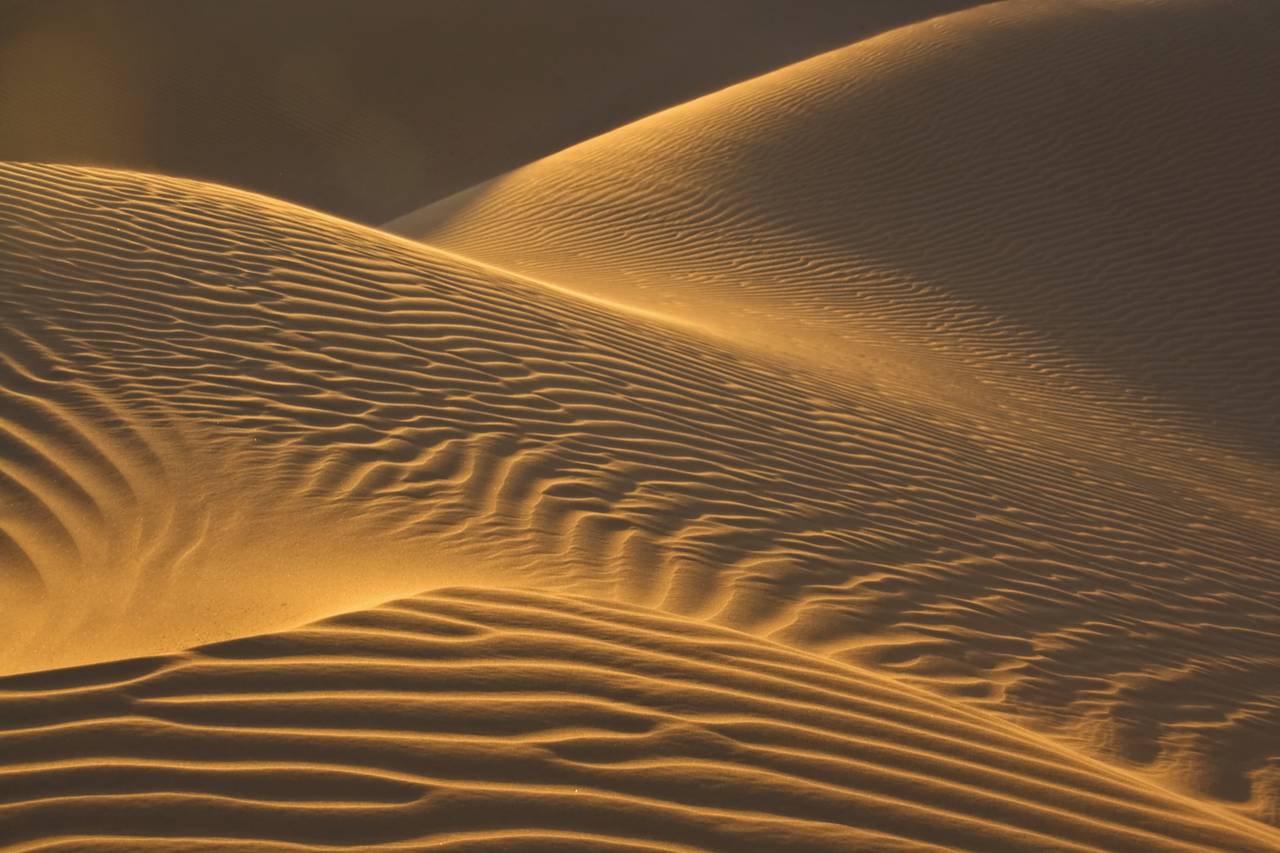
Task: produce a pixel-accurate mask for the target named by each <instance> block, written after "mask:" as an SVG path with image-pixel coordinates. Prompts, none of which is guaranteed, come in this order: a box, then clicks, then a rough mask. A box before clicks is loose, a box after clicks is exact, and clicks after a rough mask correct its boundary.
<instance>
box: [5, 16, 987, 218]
mask: <svg viewBox="0 0 1280 853" xmlns="http://www.w3.org/2000/svg"><path fill="white" fill-rule="evenodd" d="M977 2H979V0H857V2H852V3H851V2H848V0H806V2H805V3H804V4H803V7H797V6H796V5H795V4H794V3H791V2H789V1H788V0H751V2H749V3H743V2H740V0H698V2H696V3H685V2H679V0H648V1H647V2H644V3H636V2H631V0H554V3H551V4H547V3H537V2H526V0H359V2H354V0H271V2H269V3H263V2H260V0H211V2H199V0H197V2H163V0H161V2H156V0H59V2H57V3H50V2H46V0H6V2H5V3H3V4H0V160H26V161H38V162H62V163H78V164H83V165H90V166H114V167H118V168H127V169H138V170H143V171H149V172H163V173H166V174H172V175H181V176H186V177H193V178H201V179H204V180H210V181H216V182H218V183H224V184H230V185H232V186H239V187H243V188H245V189H251V190H255V191H257V192H262V193H267V194H269V195H272V196H277V197H280V198H286V199H289V200H291V201H295V202H300V203H302V204H307V205H310V206H312V207H316V208H319V209H320V210H324V211H328V212H331V213H337V214H339V215H342V216H346V217H349V218H352V219H357V220H361V221H365V222H375V223H376V222H382V221H385V220H387V219H390V218H391V217H393V216H397V215H400V214H402V213H405V212H406V211H409V210H413V209H414V208H416V207H419V206H421V205H423V204H426V203H427V202H429V201H433V200H435V199H438V198H441V197H443V196H445V195H447V194H449V193H451V192H455V191H457V190H460V189H463V188H465V187H468V186H470V185H472V184H474V183H476V182H477V181H482V180H485V179H487V178H490V177H493V176H494V175H496V174H499V173H501V172H504V171H506V170H508V169H512V168H515V167H516V166H520V165H523V164H525V163H528V162H529V161H530V160H534V159H536V158H538V157H542V156H545V155H547V154H550V153H552V152H554V151H558V150H559V149H561V148H563V147H564V146H566V145H571V144H573V143H575V142H580V141H581V140H583V139H588V138H590V137H592V136H594V135H596V134H598V133H603V132H604V131H606V130H610V129H612V128H615V127H618V126H619V125H621V124H624V123H625V122H628V121H631V120H633V119H636V118H639V117H641V116H643V115H646V114H648V113H651V112H653V111H655V110H659V109H662V108H664V107H669V106H672V105H674V104H678V103H680V102H681V101H684V100H686V99H688V98H691V97H695V96H697V95H701V94H705V93H707V92H710V91H714V90H715V89H718V88H720V87H721V86H725V85H728V84H730V83H735V82H737V81H739V80H744V79H746V78H748V77H752V76H754V75H756V74H761V73H764V72H765V71H769V70H772V69H774V68H777V67H780V66H782V65H785V64H787V63H789V62H794V61H796V60H799V59H803V58H805V57H807V56H811V55H812V54H814V53H817V52H819V51H822V50H829V49H831V48H834V47H838V46H840V45H842V44H846V43H848V42H850V41H854V40H856V39H858V38H863V37H865V36H867V35H870V34H872V33H875V32H879V31H882V30H885V29H888V28H890V27H894V26H898V25H900V24H905V23H908V22H910V21H914V20H920V19H922V18H926V17H929V16H930V15H936V14H939V13H942V12H945V11H950V10H953V9H957V8H962V7H965V6H972V5H974V4H975V3H977Z"/></svg>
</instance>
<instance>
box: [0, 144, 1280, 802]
mask: <svg viewBox="0 0 1280 853" xmlns="http://www.w3.org/2000/svg"><path fill="white" fill-rule="evenodd" d="M0 240H3V242H4V245H5V247H6V251H5V252H4V253H3V254H2V255H0V283H2V284H3V291H0V295H2V296H3V312H4V316H5V318H6V323H5V329H6V331H5V333H4V339H3V347H2V348H0V353H2V354H3V357H2V358H0V367H2V368H3V374H0V375H2V377H3V382H2V384H0V389H2V393H3V405H2V406H0V428H2V429H3V433H2V434H0V435H2V438H0V441H3V448H4V453H3V454H0V490H2V491H0V498H2V500H0V507H2V508H3V512H4V514H3V516H0V533H2V534H3V538H2V539H0V542H2V543H3V548H4V551H3V554H4V557H3V559H4V562H3V573H2V574H0V594H2V595H3V596H4V599H3V600H4V603H5V614H6V619H7V620H8V623H9V625H11V626H12V629H11V630H10V631H8V632H6V634H5V636H4V641H5V647H4V649H3V651H2V652H0V663H2V664H3V666H4V669H5V670H7V671H9V672H14V671H22V670H33V669H45V668H49V667H53V666H60V665H69V664H75V663H83V662H91V661H101V660H108V659H113V658H121V657H127V656H134V655H146V654H156V653H162V652H169V651H175V650H178V649H181V648H184V647H188V646H191V645H196V644H201V643H206V642H211V641H216V640H220V639H226V638H229V637H233V636H238V635H244V634H248V633H254V632H261V631H265V630H276V629H279V628H283V627H291V626H294V625H297V624H300V623H302V622H304V621H309V620H311V619H315V618H319V617H321V616H324V615H329V614H333V613H338V612H344V611H349V610H357V609H360V608H362V607H367V606H370V605H371V604H373V603H376V602H377V601H381V600H388V599H391V598H395V597H399V596H402V595H409V594H414V593H415V592H416V591H419V590H423V589H431V588H436V587H441V586H448V585H457V584H460V583H461V584H471V585H478V586H484V585H493V584H497V585H501V586H523V587H530V588H537V589H540V590H544V591H558V592H567V593H574V594H583V595H590V596H594V597H596V598H599V599H609V600H618V601H622V602H630V603H634V604H639V605H643V606H649V607H654V608H658V609H662V610H665V611H668V612H671V613H674V614H679V615H682V616H685V617H688V618H692V619H705V620H709V621H711V622H716V623H720V624H722V625H725V626H729V627H732V628H735V629H739V630H742V631H745V632H750V633H754V634H757V635H761V636H767V637H770V638H771V639H772V640H774V641H776V642H781V643H784V644H789V645H792V646H795V647H798V648H800V649H803V650H806V651H810V652H814V653H819V654H829V655H833V656H836V657H837V658H840V659H844V660H849V661H856V662H859V663H860V664H863V665H871V666H875V667H879V668H880V669H881V670H882V671H890V672H893V673H896V674H897V676H898V677H900V678H903V679H907V680H913V681H919V682H923V683H924V684H926V685H927V686H928V687H929V688H930V689H932V690H935V691H942V692H945V693H950V694H953V695H956V696H961V697H967V698H969V699H972V700H974V701H978V702H991V703H992V706H993V707H995V708H997V709H998V710H999V711H1001V712H1003V713H1006V714H1009V715H1012V716H1014V717H1016V718H1017V719H1018V720H1019V721H1020V722H1021V723H1022V724H1025V725H1027V726H1029V727H1031V728H1035V729H1041V728H1051V729H1052V731H1053V733H1054V736H1055V737H1059V738H1065V739H1067V740H1070V741H1073V742H1075V743H1077V744H1082V745H1084V746H1086V747H1087V748H1088V749H1091V750H1094V751H1095V753H1098V754H1101V755H1104V756H1106V757H1107V758H1109V759H1114V760H1118V761H1120V762H1122V763H1126V764H1129V765H1131V766H1132V767H1135V768H1140V769H1143V770H1144V771H1145V772H1152V773H1157V774H1161V775H1162V776H1163V777H1164V778H1165V779H1166V781H1167V782H1168V783H1169V784H1171V785H1173V786H1175V787H1176V788H1178V789H1180V790H1185V791H1192V792H1196V793H1198V794H1204V795H1208V796H1211V797H1216V798H1221V799H1225V800H1227V801H1230V802H1233V803H1236V804H1238V805H1239V806H1241V807H1242V808H1247V809H1249V810H1251V812H1252V813H1253V814H1256V815H1259V816H1261V817H1264V818H1268V817H1274V809H1275V808H1276V803H1277V802H1278V801H1280V783H1278V782H1277V772H1278V770H1280V758H1278V757H1280V735H1278V734H1277V732H1280V725H1278V724H1277V721H1278V720H1280V696H1277V695H1276V693H1275V691H1274V685H1275V684H1276V683H1277V682H1278V678H1280V659H1278V657H1277V650H1276V647H1275V643H1274V638H1275V636H1276V633H1277V631H1278V630H1280V603H1278V602H1277V601H1276V600H1275V598H1274V597H1272V596H1267V595H1265V594H1260V592H1261V591H1265V590H1270V589H1274V588H1275V584H1276V579H1277V575H1278V574H1280V566H1278V565H1277V560H1278V558H1277V555H1278V554H1280V534H1278V533H1277V527H1278V525H1277V521H1276V518H1275V509H1274V508H1275V507H1276V505H1277V501H1276V497H1275V494H1274V478H1273V476H1272V472H1271V471H1270V470H1269V469H1264V468H1258V467H1251V465H1250V463H1248V462H1247V460H1243V459H1237V458H1233V457H1230V456H1229V455H1226V454H1222V455H1221V458H1207V457H1205V456H1204V455H1203V451H1202V445H1201V444H1195V443H1191V442H1190V439H1187V442H1186V443H1180V442H1181V440H1182V438H1183V435H1182V433H1180V432H1178V431H1176V430H1173V429H1172V428H1169V429H1166V430H1164V431H1163V432H1162V433H1161V434H1162V435H1163V438H1164V444H1157V443H1150V444H1136V443H1134V442H1132V441H1130V440H1129V439H1128V438H1127V434H1117V433H1112V432H1108V431H1107V430H1105V429H1101V428H1098V429H1091V428H1090V427H1089V424H1091V423H1093V421H1091V420H1089V419H1085V420H1083V421H1079V422H1077V421H1072V420H1070V419H1068V420H1065V421H1062V422H1061V423H1060V424H1059V423H1057V422H1056V421H1055V424H1056V425H1055V426H1053V428H1052V429H1050V428H1049V426H1045V425H1043V424H1042V423H1041V422H1042V421H1043V420H1044V416H1043V412H1041V411H1039V410H1037V409H1036V408H1035V407H1034V406H1033V405H1032V404H1030V403H1028V402H1027V401H1026V400H1022V399H1020V398H1018V397H1016V396H1015V395H1012V394H1003V395H1002V394H1001V393H999V389H998V388H997V389H993V388H986V387H978V386H977V385H976V383H972V382H970V383H969V384H968V385H966V377H965V375H964V374H963V373H960V372H957V371H951V372H950V373H948V372H947V371H946V370H944V369H943V368H942V367H939V366H938V364H937V363H935V362H930V361H928V360H921V359H920V358H919V357H918V353H917V352H916V351H915V350H913V349H912V348H911V347H909V346H907V345H902V348H901V349H898V350H895V349H893V348H892V347H889V346H885V347H882V348H881V349H880V351H879V354H878V355H877V359H878V361H868V362H856V361H855V362H847V363H846V362H839V363H838V364H835V366H833V367H823V366H820V365H818V364H816V363H813V362H809V361H801V360H795V359H791V358H789V357H788V356H786V355H777V354H771V353H770V352H768V351H767V350H765V349H762V348H759V347H757V346H756V345H755V344H754V343H753V339H750V338H748V339H744V340H741V341H740V340H736V339H734V338H732V337H727V336H726V335H725V334H724V332H723V330H720V331H710V330H707V329H705V328H700V327H698V326H697V325H690V324H685V323H679V322H676V321H674V320H670V319H668V318H665V317H663V316H661V315H658V314H654V313H651V312H649V313H638V312H636V311H633V310H630V309H627V308H625V307H622V306H619V305H617V304H612V303H606V302H604V301H601V300H599V299H587V298H583V297H580V296H577V295H574V294H572V293H568V292H565V291H564V290H563V289H562V288H558V287H557V286H555V285H551V284H547V283H542V282H538V281H534V280H529V279H525V278H521V277H519V276H517V275H515V274H511V273H505V272H502V271H499V270H496V269H494V268H491V267H486V266H483V265H480V264H477V263H474V262H471V261H468V260H465V259H463V258H460V257H456V256H451V255H448V254H445V253H443V252H440V251H438V250H435V249H431V248H427V247H422V246H418V245H415V244H413V243H410V242H408V241H403V240H399V239H398V238H394V237H389V236H387V235H384V234H382V233H380V232H377V231H373V230H370V229H364V228H361V227H359V226H354V225H351V224H349V223H345V222H342V221H339V220H336V219H331V218H329V217H325V216H323V215H318V214H315V213H312V212H309V211H307V210H305V209H302V208H297V207H293V206H291V205H287V204H283V203H279V202H273V201H271V200H269V199H265V198H262V197H258V196H253V195H249V194H246V193H241V192H236V191H231V190H226V189H222V188H219V187H216V186H212V185H208V184H200V183H194V182H188V181H180V180H174V179H167V178H158V177H150V176H145V175H138V174H131V173H122V172H112V171H107V170H90V169H78V168H71V167H55V166H31V165H8V166H5V167H4V168H3V169H0ZM895 376H897V377H900V378H898V379H895V378H894V377H895ZM969 385H973V386H974V387H972V388H970V387H969ZM957 389H959V392H958V391H957ZM1069 403H1070V400H1069V399H1068V400H1064V405H1067V404H1069ZM1077 405H1079V406H1080V407H1081V408H1084V409H1087V410H1088V412H1089V413H1090V416H1091V417H1092V416H1093V415H1096V416H1097V418H1098V420H1097V423H1100V424H1112V423H1117V422H1119V420H1120V418H1119V416H1117V415H1116V414H1115V413H1114V412H1110V413H1109V410H1108V409H1107V407H1106V404H1105V401H1098V400H1090V401H1083V400H1082V401H1078V402H1077ZM1179 448H1184V449H1187V448H1189V449H1190V450H1189V451H1188V452H1183V453H1180V452H1178V449H1179ZM1190 451H1194V452H1190Z"/></svg>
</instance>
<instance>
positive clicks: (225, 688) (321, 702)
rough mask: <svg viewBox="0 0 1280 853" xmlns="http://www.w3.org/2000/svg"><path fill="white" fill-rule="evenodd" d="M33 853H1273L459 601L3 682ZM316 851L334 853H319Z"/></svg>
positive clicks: (613, 623)
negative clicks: (264, 850) (252, 852)
mask: <svg viewBox="0 0 1280 853" xmlns="http://www.w3.org/2000/svg"><path fill="white" fill-rule="evenodd" d="M0 720H2V721H3V731H2V732H0V750H3V754H4V756H5V759H6V766H5V768H4V769H3V772H2V773H0V826H3V827H4V828H5V829H4V833H5V836H4V840H5V841H6V842H8V844H10V845H12V847H11V848H8V849H16V850H28V849H39V850H57V849H76V850H92V849H99V848H101V847H113V848H118V847H119V846H123V845H127V846H128V847H129V848H130V849H170V850H190V849H215V848H218V847H224V848H226V849H241V848H243V846H245V845H246V844H247V843H249V842H251V841H254V842H276V843H288V844H290V845H291V847H290V849H294V847H293V846H292V845H303V846H307V845H317V846H324V847H325V849H330V845H335V844H342V845H359V846H360V847H361V848H368V847H382V846H388V847H394V846H399V845H406V846H409V845H413V846H417V845H421V844H427V843H430V844H433V845H439V848H437V847H434V846H433V847H432V849H446V850H489V849H494V850H507V849H512V848H513V847H514V848H518V849H521V850H557V851H558V850H578V849H583V850H588V849H589V850H702V849H713V850H774V849H787V850H834V849H839V850H867V851H873V850H875V851H880V850H887V851H899V850H944V849H945V850H974V851H996V850H1006V849H1013V850H1024V849H1034V850H1044V851H1049V850H1055V851H1057V850H1061V851H1083V850H1132V851H1143V853H1148V851H1196V850H1205V849H1224V850H1241V851H1245V850H1256V851H1263V850H1272V849H1275V848H1274V845H1275V844H1276V843H1277V841H1278V840H1280V836H1277V835H1276V834H1275V833H1271V832H1268V831H1265V830H1264V829H1263V828H1262V827H1261V826H1260V825H1257V824H1254V825H1252V826H1251V825H1249V824H1248V823H1245V822H1243V821H1241V820H1240V819H1239V818H1232V817H1231V816H1228V815H1224V814H1221V813H1217V812H1215V811H1214V810H1213V809H1211V808H1207V807H1205V806H1203V805H1200V804H1197V803H1193V802H1190V801H1188V800H1186V799H1184V798H1179V797H1176V796H1172V795H1170V794H1168V793H1166V792H1163V791H1160V790H1158V789H1156V788H1153V787H1151V786H1149V785H1146V784H1144V783H1142V782H1141V781H1138V780H1135V779H1133V778H1131V777H1129V776H1126V775H1125V774H1123V773H1120V772H1117V771H1115V770H1112V769H1110V768H1107V767H1104V766H1101V765H1099V764H1098V763H1097V762H1092V761H1088V760H1085V759H1082V758H1080V757H1078V756H1073V755H1071V754H1069V753H1067V752H1066V751H1064V750H1063V749H1061V748H1060V747H1058V746H1055V745H1053V744H1052V743H1049V742H1047V741H1045V740H1044V739H1042V738H1040V737H1037V736H1035V735H1032V734H1030V733H1028V732H1025V731H1019V730H1017V729H1015V728H1013V727H1011V726H1008V725H1007V724H1004V723H1002V722H1000V721H999V720H997V719H994V718H990V717H985V716H983V715H980V714H975V713H973V712H970V711H967V710H964V709H962V708H959V707H956V706H955V705H953V704H950V703H947V702H943V701H939V700H937V699H933V698H930V697H928V696H926V695H923V694H921V693H919V692H917V691H914V690H911V689H907V688H903V687H902V686H901V685H898V684H894V683H892V682H891V681H888V680H885V679H882V678H879V677H877V676H874V675H872V674H870V673H868V672H865V671H862V670H859V669H856V668H852V667H848V666H842V665H839V664H835V663H832V662H830V661H827V660H824V659H821V658H814V657H811V656H808V655H803V654H799V653H796V652H794V651H789V650H786V649H784V648H782V647H779V646H776V645H773V644H770V643H766V642H761V641H758V640H756V639H754V638H752V637H749V636H745V635H742V634H738V633H733V632H730V631H726V630H722V629H716V628H713V627H711V626H706V625H701V624H698V623H691V622H687V621H683V620H676V619H671V618H667V617H664V616H662V615H660V614H657V613H654V612H652V611H645V610H638V609H635V608H630V607H620V606H617V605H602V604H599V603H594V602H591V601H585V600H581V599H576V598H564V597H550V596H546V595H537V594H530V593H520V592H510V591H499V590H475V589H457V590H444V591H440V592H438V593H436V594H433V595H424V596H419V597H416V598H410V599H406V600H403V601H398V602H395V603H393V604H389V605H386V606H383V607H379V608H377V609H375V610H370V611H365V612H359V613H353V614H350V615H346V616H340V617H336V618H334V619H331V620H328V621H325V622H321V623H319V624H316V625H312V626H309V627H306V628H301V629H297V630H294V631H289V632H286V633H283V634H270V635H264V636H261V637H254V638H249V639H243V640H235V641H231V642H227V643H221V644H218V645H213V646H208V647H205V648H202V649H197V650H195V651H192V652H189V653H186V654H183V655H177V656H169V657H154V658H142V659H138V660H129V661H121V662H118V663H112V664H103V665H99V666H87V667H82V668H79V669H71V670H57V671H51V672H42V673H36V674H33V675H29V676H14V677H10V678H8V679H0ZM308 849H310V848H308Z"/></svg>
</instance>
